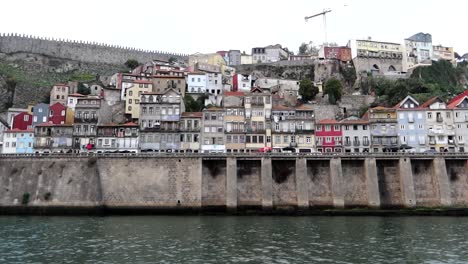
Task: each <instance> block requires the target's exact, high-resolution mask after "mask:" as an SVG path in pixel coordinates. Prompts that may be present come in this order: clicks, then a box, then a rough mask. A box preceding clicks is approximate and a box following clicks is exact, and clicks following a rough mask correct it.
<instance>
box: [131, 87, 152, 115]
mask: <svg viewBox="0 0 468 264" xmlns="http://www.w3.org/2000/svg"><path fill="white" fill-rule="evenodd" d="M152 89H153V83H152V82H151V81H144V80H135V81H133V84H132V86H130V87H129V88H128V89H127V96H126V98H125V114H128V115H131V117H132V119H138V118H140V97H141V94H142V93H149V92H151V91H152Z"/></svg>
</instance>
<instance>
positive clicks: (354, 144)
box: [353, 140, 361, 147]
mask: <svg viewBox="0 0 468 264" xmlns="http://www.w3.org/2000/svg"><path fill="white" fill-rule="evenodd" d="M360 145H361V142H359V140H355V141H353V146H355V147H358V146H360Z"/></svg>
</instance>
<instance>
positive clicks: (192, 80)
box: [187, 72, 206, 94]
mask: <svg viewBox="0 0 468 264" xmlns="http://www.w3.org/2000/svg"><path fill="white" fill-rule="evenodd" d="M205 92H206V73H203V72H191V73H188V74H187V93H189V94H203V93H205Z"/></svg>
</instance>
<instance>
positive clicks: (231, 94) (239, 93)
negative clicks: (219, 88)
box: [224, 92, 245, 96]
mask: <svg viewBox="0 0 468 264" xmlns="http://www.w3.org/2000/svg"><path fill="white" fill-rule="evenodd" d="M224 95H226V96H244V95H245V93H244V92H224Z"/></svg>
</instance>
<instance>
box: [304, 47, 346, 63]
mask: <svg viewBox="0 0 468 264" xmlns="http://www.w3.org/2000/svg"><path fill="white" fill-rule="evenodd" d="M303 56H304V55H303ZM305 56H307V55H305ZM319 58H320V59H326V60H339V61H342V62H349V61H351V59H352V57H351V49H350V48H349V47H327V46H322V47H320V50H319Z"/></svg>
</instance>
